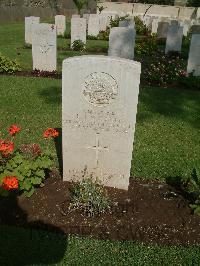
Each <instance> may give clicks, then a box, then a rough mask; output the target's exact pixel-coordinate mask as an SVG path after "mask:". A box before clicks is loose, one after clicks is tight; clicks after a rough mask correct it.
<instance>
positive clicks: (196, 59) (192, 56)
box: [187, 34, 200, 76]
mask: <svg viewBox="0 0 200 266" xmlns="http://www.w3.org/2000/svg"><path fill="white" fill-rule="evenodd" d="M187 72H188V73H192V72H193V74H194V76H200V34H193V35H192V39H191V44H190V52H189V59H188V66H187Z"/></svg>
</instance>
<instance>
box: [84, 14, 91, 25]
mask: <svg viewBox="0 0 200 266" xmlns="http://www.w3.org/2000/svg"><path fill="white" fill-rule="evenodd" d="M89 17H90V14H87V13H86V14H83V18H85V19H86V23H87V25H88V20H89Z"/></svg>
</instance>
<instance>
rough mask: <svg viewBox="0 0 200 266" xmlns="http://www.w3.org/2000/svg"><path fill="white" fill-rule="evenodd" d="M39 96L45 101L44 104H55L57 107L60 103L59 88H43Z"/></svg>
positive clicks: (60, 92)
mask: <svg viewBox="0 0 200 266" xmlns="http://www.w3.org/2000/svg"><path fill="white" fill-rule="evenodd" d="M39 94H40V96H42V97H43V98H44V99H45V101H46V103H55V104H58V105H59V104H61V102H62V88H61V86H52V87H44V88H43V90H42V91H40V93H39Z"/></svg>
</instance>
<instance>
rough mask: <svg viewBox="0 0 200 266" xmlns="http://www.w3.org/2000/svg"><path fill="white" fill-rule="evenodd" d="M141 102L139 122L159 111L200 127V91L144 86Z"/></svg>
mask: <svg viewBox="0 0 200 266" xmlns="http://www.w3.org/2000/svg"><path fill="white" fill-rule="evenodd" d="M139 102H140V105H139V112H138V114H137V121H138V122H144V121H145V120H146V119H151V117H153V116H154V114H156V113H157V114H160V115H162V116H165V117H169V118H173V119H175V120H181V121H183V122H187V123H190V124H191V125H192V126H193V127H194V128H200V105H199V102H200V92H199V91H189V90H182V89H175V88H173V89H171V88H156V87H155V88H153V87H151V88H150V87H143V88H141V89H140V95H139ZM143 109H144V110H143Z"/></svg>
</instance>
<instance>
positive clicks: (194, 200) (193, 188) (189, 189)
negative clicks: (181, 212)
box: [181, 169, 200, 215]
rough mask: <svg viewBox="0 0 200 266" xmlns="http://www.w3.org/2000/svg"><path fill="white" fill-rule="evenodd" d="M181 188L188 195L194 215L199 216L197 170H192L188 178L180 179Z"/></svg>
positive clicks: (199, 184) (199, 176)
mask: <svg viewBox="0 0 200 266" xmlns="http://www.w3.org/2000/svg"><path fill="white" fill-rule="evenodd" d="M181 188H182V190H183V191H184V192H186V193H187V194H188V195H189V197H190V199H191V204H190V207H191V208H192V209H193V210H194V213H196V214H198V215H200V173H199V172H198V171H197V169H193V171H192V173H191V175H190V176H189V178H185V179H184V178H182V179H181Z"/></svg>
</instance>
